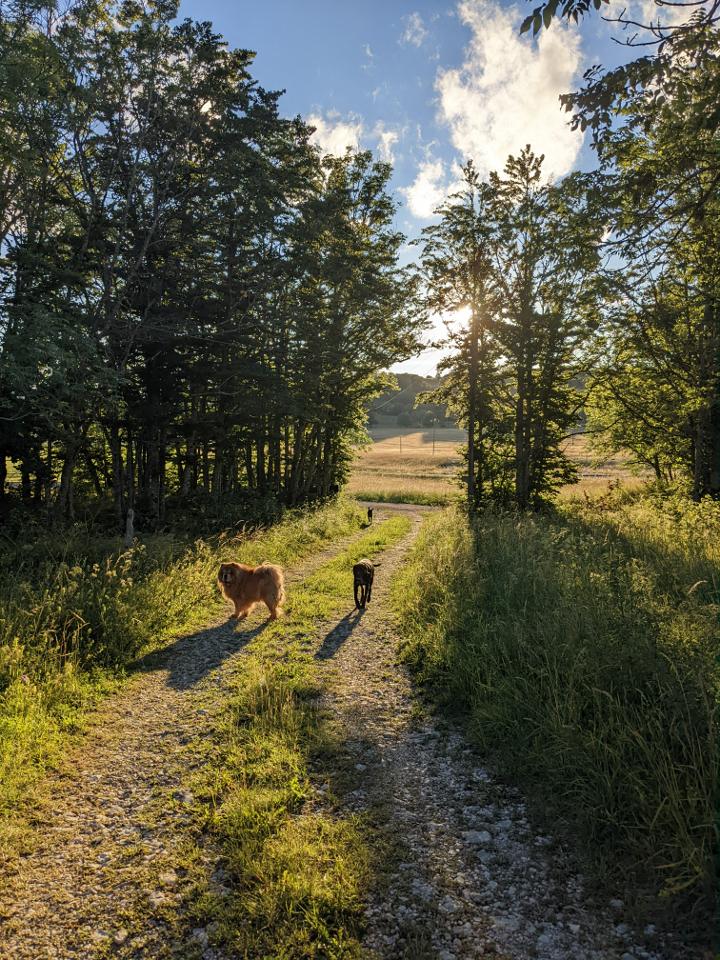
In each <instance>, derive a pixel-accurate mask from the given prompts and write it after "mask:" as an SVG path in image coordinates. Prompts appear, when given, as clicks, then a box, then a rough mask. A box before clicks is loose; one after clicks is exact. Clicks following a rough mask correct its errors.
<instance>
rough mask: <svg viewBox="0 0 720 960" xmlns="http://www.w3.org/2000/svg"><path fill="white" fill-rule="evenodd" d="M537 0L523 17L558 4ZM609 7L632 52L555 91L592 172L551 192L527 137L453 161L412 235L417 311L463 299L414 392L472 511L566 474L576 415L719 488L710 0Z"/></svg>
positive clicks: (718, 239)
mask: <svg viewBox="0 0 720 960" xmlns="http://www.w3.org/2000/svg"><path fill="white" fill-rule="evenodd" d="M683 7H688V8H689V9H688V11H687V18H686V20H685V21H684V22H680V20H681V19H682V17H683ZM588 10H589V6H588V5H587V4H585V3H584V2H577V3H575V2H569V3H567V4H566V5H565V6H564V7H563V9H562V15H563V16H565V17H570V16H573V17H574V18H575V19H576V20H577V19H578V17H579V16H582V15H583V14H585V13H587V12H588ZM538 11H540V12H538ZM538 11H536V12H535V14H533V15H531V16H530V17H529V18H528V20H527V21H526V24H525V26H524V29H528V28H529V27H530V26H533V27H534V29H535V31H536V32H538V31H539V30H541V29H542V28H543V25H544V26H549V25H550V22H551V20H552V18H553V17H554V16H555V15H556V13H557V12H558V5H557V4H556V3H552V2H548V3H547V4H544V5H543V6H541V7H540V8H538ZM624 18H625V15H624V14H623V13H621V14H619V17H618V19H619V22H620V23H621V24H623V23H625V24H626V26H631V27H632V28H633V32H634V37H632V38H631V39H630V45H631V46H632V44H633V43H634V42H637V43H639V44H642V45H643V56H641V57H638V58H637V59H636V60H634V61H631V62H630V63H628V64H626V65H624V66H622V67H619V68H617V69H616V70H613V71H610V72H608V73H603V71H602V69H601V68H599V67H598V68H595V69H593V70H592V71H590V72H589V73H588V74H587V75H586V78H585V81H586V82H585V86H584V87H583V88H582V89H581V90H580V91H578V92H577V93H573V94H568V95H567V96H566V97H564V98H562V99H563V100H564V102H565V107H566V109H568V110H569V111H571V112H572V123H573V125H574V126H576V127H577V126H579V127H581V128H582V129H583V130H586V129H587V130H589V131H591V133H592V140H593V147H594V149H595V151H596V153H597V155H598V158H599V167H598V169H597V170H596V171H595V172H593V173H591V174H582V175H581V174H572V175H570V176H568V177H566V178H565V179H564V180H561V181H558V182H556V183H554V184H553V183H550V182H549V181H548V178H547V176H546V175H545V174H544V172H543V167H542V161H543V158H542V157H541V156H537V155H536V154H534V153H533V151H532V149H531V148H530V147H529V146H528V147H527V148H526V149H525V150H523V151H522V153H521V154H520V155H519V156H515V157H512V156H511V157H510V158H509V160H508V162H507V165H506V167H505V169H504V170H503V171H502V172H499V173H493V174H491V175H490V176H489V177H488V178H486V179H482V178H481V177H480V176H479V174H478V172H477V171H476V170H475V169H474V167H473V165H472V163H468V164H467V165H466V166H465V168H464V172H463V181H462V184H461V186H460V188H459V189H458V190H457V192H456V193H454V194H453V195H452V196H451V197H449V198H448V200H447V201H446V202H445V203H444V204H443V205H442V206H441V207H440V208H439V209H438V210H437V213H438V216H439V219H438V221H437V222H436V223H434V224H433V225H431V226H430V227H428V228H427V229H426V230H425V231H424V236H423V238H422V240H421V244H422V253H421V265H422V272H423V275H424V280H425V283H426V288H427V291H428V294H427V303H428V305H429V306H430V307H431V308H432V309H434V310H443V311H451V310H457V309H459V308H466V307H469V308H470V321H469V323H468V324H467V325H465V326H463V327H462V328H460V329H458V330H457V331H456V332H455V333H454V334H453V336H452V338H451V340H452V343H453V346H454V351H453V355H452V356H451V357H450V358H449V359H448V360H447V361H446V362H445V363H444V372H445V373H446V374H447V376H446V378H445V379H444V381H443V383H442V385H441V386H440V387H439V388H438V389H437V390H435V391H434V392H432V393H431V394H430V395H429V396H428V398H427V399H431V400H435V401H438V402H439V401H443V402H447V403H448V404H449V406H450V409H451V410H452V411H454V412H455V413H456V414H457V416H458V417H459V419H460V421H461V422H462V423H463V424H464V425H466V426H467V427H468V432H469V443H468V451H467V470H466V480H467V491H468V499H469V502H470V504H471V506H478V505H479V504H482V503H484V502H486V501H488V500H496V501H500V502H506V503H515V504H516V505H518V506H519V507H521V508H527V507H537V506H539V505H540V504H541V503H542V502H543V501H544V500H545V499H546V498H547V497H548V496H549V495H550V494H552V492H553V491H555V490H556V489H557V488H558V487H559V486H561V485H562V484H564V483H566V482H568V481H569V480H571V479H573V473H574V467H573V465H572V463H571V462H569V460H568V458H567V457H566V455H565V453H564V449H563V447H564V441H565V439H566V437H567V435H568V434H569V433H572V432H573V430H577V429H578V424H579V423H583V424H584V425H586V426H587V430H588V432H589V435H590V436H591V437H593V438H595V439H594V443H595V446H596V448H597V449H598V451H599V452H602V453H605V454H608V453H610V454H612V453H616V452H618V451H620V450H624V451H629V452H630V454H631V456H632V458H633V460H634V461H635V463H636V464H638V465H640V466H642V467H643V468H645V469H647V470H650V471H652V473H653V474H654V475H655V477H656V478H657V479H658V481H660V482H661V483H662V484H664V485H666V486H667V485H670V484H673V485H677V484H679V485H680V486H681V487H682V488H683V489H685V490H687V491H688V492H690V493H691V494H692V496H693V498H694V499H696V500H699V499H701V498H702V497H704V496H711V497H715V498H717V497H719V496H720V136H719V132H720V112H719V111H718V109H717V104H718V102H720V70H719V69H718V64H719V63H720V39H719V35H718V29H717V26H718V16H717V7H716V5H710V7H707V8H704V7H697V9H696V5H693V4H682V3H681V4H672V5H669V6H668V9H667V10H663V4H662V2H661V3H659V4H658V11H657V20H654V21H653V23H651V24H649V25H647V27H643V26H642V24H638V23H635V22H630V23H628V22H626V19H624ZM664 20H669V21H670V22H671V23H672V24H673V25H672V26H663V25H662V21H664ZM635 31H637V32H635ZM585 417H587V421H585V420H584V418H585Z"/></svg>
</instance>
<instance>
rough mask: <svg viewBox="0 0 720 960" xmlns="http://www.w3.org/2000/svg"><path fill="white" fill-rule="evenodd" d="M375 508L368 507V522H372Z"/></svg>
mask: <svg viewBox="0 0 720 960" xmlns="http://www.w3.org/2000/svg"><path fill="white" fill-rule="evenodd" d="M372 515H373V508H372V507H368V523H372Z"/></svg>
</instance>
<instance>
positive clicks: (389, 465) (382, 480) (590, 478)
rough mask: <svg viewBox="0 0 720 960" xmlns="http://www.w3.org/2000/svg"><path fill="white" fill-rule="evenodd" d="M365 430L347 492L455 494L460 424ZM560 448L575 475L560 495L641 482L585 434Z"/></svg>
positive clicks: (397, 497) (412, 499) (386, 496)
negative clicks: (603, 456)
mask: <svg viewBox="0 0 720 960" xmlns="http://www.w3.org/2000/svg"><path fill="white" fill-rule="evenodd" d="M369 432H370V436H371V437H372V441H373V442H372V444H371V446H369V447H367V448H365V449H362V450H360V451H359V452H358V456H357V459H356V461H355V463H354V465H353V469H352V472H351V474H350V480H349V483H348V486H347V492H348V493H349V494H350V496H353V497H357V498H359V499H362V500H377V501H386V502H392V501H395V502H408V503H429V504H445V503H450V502H451V501H453V500H456V499H458V498H459V497H460V496H461V493H462V487H461V486H460V484H459V483H458V480H457V474H458V471H459V470H460V468H461V465H462V456H461V454H460V448H461V447H462V445H463V444H464V443H465V440H466V436H467V434H466V432H465V431H464V430H459V429H436V430H434V431H433V430H431V429H422V430H418V429H417V428H416V427H391V426H382V427H373V428H371V429H370V431H369ZM566 450H567V452H568V454H569V455H570V457H571V458H572V459H573V460H574V461H575V462H576V463H577V465H578V472H579V475H580V478H579V481H578V483H573V484H568V485H567V486H566V487H564V488H563V490H562V491H561V496H562V497H563V498H567V497H570V498H571V497H573V496H578V495H582V494H583V493H588V494H593V493H595V494H597V493H603V492H604V491H606V490H607V487H608V483H609V482H610V481H615V480H619V481H620V482H621V484H622V485H623V486H624V487H635V486H639V485H640V484H641V483H642V482H643V479H644V477H642V476H639V475H638V474H636V473H634V472H633V471H632V470H631V469H630V466H629V463H628V458H627V457H625V456H617V457H613V458H611V459H609V460H605V461H603V462H602V463H597V462H596V461H595V458H594V457H593V454H592V452H591V450H590V448H589V444H588V440H587V437H585V436H576V437H571V438H569V439H568V441H567V445H566Z"/></svg>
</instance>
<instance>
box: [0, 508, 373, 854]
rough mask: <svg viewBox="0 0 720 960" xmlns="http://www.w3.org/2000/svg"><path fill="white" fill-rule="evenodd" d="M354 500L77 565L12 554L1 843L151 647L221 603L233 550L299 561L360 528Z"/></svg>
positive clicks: (1, 700) (6, 615) (0, 714)
mask: <svg viewBox="0 0 720 960" xmlns="http://www.w3.org/2000/svg"><path fill="white" fill-rule="evenodd" d="M361 517H362V514H361V512H360V511H359V510H358V508H357V507H355V506H354V505H352V504H351V503H348V502H346V501H341V502H340V503H339V504H335V505H331V506H328V507H324V508H322V509H319V510H315V511H304V512H301V513H298V514H293V515H290V516H289V517H288V518H287V519H286V520H284V521H283V522H281V523H279V524H277V525H276V526H274V527H272V528H270V529H265V530H260V531H257V532H256V533H254V534H249V535H247V536H246V535H240V536H236V537H228V536H225V535H221V536H219V537H216V538H214V539H213V540H205V541H203V540H198V541H197V542H196V543H194V544H192V545H190V546H186V547H184V548H181V549H178V547H177V545H175V546H171V545H169V544H166V543H162V544H155V545H154V549H153V550H148V549H146V548H145V547H144V546H142V545H138V546H136V547H133V548H132V549H131V550H128V551H124V552H121V553H110V554H109V555H107V556H105V557H101V556H100V557H98V556H93V557H92V558H91V559H83V558H82V557H80V558H78V556H77V553H76V552H75V553H74V558H73V561H72V563H71V564H70V563H67V562H64V561H61V562H59V563H57V562H55V561H43V560H42V559H41V557H42V551H41V549H40V547H41V545H40V544H37V545H35V546H34V547H33V550H32V551H31V553H30V554H29V556H28V557H27V558H25V559H23V558H22V557H20V558H18V557H15V560H14V563H13V564H12V566H11V564H10V563H9V562H6V563H5V565H4V569H3V571H2V573H3V577H2V586H1V587H0V846H3V847H4V848H5V850H6V852H7V851H8V850H11V849H13V848H14V846H15V844H14V842H12V841H14V840H17V839H18V830H17V826H18V822H19V821H18V818H17V817H16V812H17V808H18V806H19V805H20V804H21V802H22V801H23V800H24V799H25V798H27V797H28V795H29V792H30V791H31V788H32V786H33V784H35V783H36V782H37V781H38V780H39V779H40V778H41V777H42V774H43V772H44V771H45V769H46V768H47V767H48V765H51V764H53V763H54V762H55V761H56V760H57V759H58V757H59V756H60V755H61V754H62V752H63V751H64V750H65V748H66V746H67V741H68V737H69V736H70V735H72V734H73V733H75V732H76V731H77V730H78V729H80V727H81V726H82V723H83V718H84V716H85V715H86V712H87V710H88V709H89V707H91V706H92V704H93V703H95V702H96V701H97V699H98V698H99V697H100V696H103V695H105V694H107V693H108V692H109V691H111V690H112V689H114V688H115V687H116V685H117V683H119V682H120V680H121V678H122V676H123V673H124V669H125V668H126V666H127V665H128V664H129V663H131V662H132V660H133V659H134V658H136V657H137V656H138V654H140V653H141V652H145V651H147V650H150V649H152V648H156V647H159V646H162V645H164V644H165V643H166V642H167V641H168V640H169V639H170V638H171V637H173V636H175V635H177V634H178V633H181V632H183V631H185V630H190V629H192V628H194V627H196V626H198V625H200V624H201V623H203V622H204V621H206V620H207V619H208V618H209V617H210V616H211V615H212V614H213V613H214V612H216V611H219V610H220V609H222V606H221V604H222V601H221V600H220V598H219V595H218V591H217V586H216V582H215V581H216V571H217V567H218V564H219V563H220V562H221V560H223V559H229V558H232V557H237V556H241V557H242V559H243V560H245V561H249V562H251V563H253V562H261V561H262V560H273V561H276V562H278V563H281V564H290V563H293V562H295V561H297V560H299V559H301V558H303V557H306V556H308V555H309V554H311V553H313V552H314V551H315V550H317V549H318V548H320V547H322V546H324V545H325V544H327V543H329V542H331V541H332V540H335V539H337V538H339V537H342V536H345V535H348V534H350V533H351V532H355V531H357V530H358V529H359V526H360V519H361Z"/></svg>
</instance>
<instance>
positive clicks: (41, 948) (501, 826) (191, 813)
mask: <svg viewBox="0 0 720 960" xmlns="http://www.w3.org/2000/svg"><path fill="white" fill-rule="evenodd" d="M385 509H387V510H388V511H389V510H391V509H392V508H391V507H387V506H386V507H385V508H383V512H384V511H385ZM412 512H413V519H414V528H413V532H412V533H411V534H410V535H409V536H408V537H406V538H405V540H404V541H403V542H402V543H400V544H399V545H397V546H395V547H393V548H391V549H389V550H388V551H386V553H385V555H384V556H383V560H382V565H381V566H380V568H379V569H378V571H377V576H376V588H375V591H374V595H373V601H372V603H371V604H370V606H369V607H368V608H367V610H366V611H364V612H363V613H362V614H360V615H358V614H356V613H352V614H348V615H346V616H343V617H339V618H337V620H335V621H333V622H331V623H328V624H322V623H321V624H318V631H319V632H318V637H317V648H316V660H317V663H318V666H319V669H320V673H321V679H322V680H323V681H324V689H325V693H324V694H323V696H322V700H321V709H322V710H323V712H324V714H325V717H326V719H327V722H328V723H330V724H333V725H334V726H335V727H336V729H337V733H338V742H339V743H340V744H341V746H340V747H339V752H338V755H337V757H335V758H334V761H333V763H334V765H333V767H332V768H331V769H327V768H326V767H323V766H322V765H320V766H319V767H318V768H317V770H316V773H315V776H316V779H317V786H318V788H319V791H318V800H319V801H320V802H321V803H322V802H323V801H322V797H323V796H324V795H325V792H326V790H327V787H328V785H329V787H330V790H331V793H332V794H334V795H335V797H336V798H338V803H339V805H340V810H341V812H342V811H347V812H353V813H355V812H358V813H361V814H364V815H365V816H366V817H367V819H368V821H369V822H370V824H371V825H372V826H373V829H374V831H375V832H374V834H373V835H374V836H375V838H376V840H377V846H378V850H379V851H381V855H379V856H378V863H377V869H378V882H377V884H376V886H375V889H374V890H373V891H372V896H371V898H370V902H369V903H368V906H367V936H366V941H365V947H366V948H367V954H368V956H369V957H377V958H388V960H391V958H406V960H411V958H412V960H424V958H439V960H453V958H457V960H462V958H471V957H478V956H486V955H496V956H500V957H506V958H513V960H525V958H528V960H529V958H539V960H571V958H572V960H601V958H602V960H660V958H663V960H666V958H667V957H669V954H664V953H663V952H662V950H660V948H659V947H657V946H655V945H654V944H653V940H654V937H653V935H652V932H650V931H649V932H648V936H647V938H646V943H644V944H638V943H637V942H635V944H634V945H633V944H632V943H631V940H630V932H629V929H628V927H627V926H626V925H625V923H624V921H623V905H622V904H621V903H619V902H618V901H615V900H613V897H612V894H611V893H608V895H607V897H605V898H604V901H603V903H602V904H601V905H600V906H598V905H596V904H593V903H591V902H590V901H589V900H588V895H587V893H586V891H585V890H584V886H583V882H582V879H581V878H580V877H579V876H578V875H577V873H576V872H574V871H573V870H572V869H571V868H570V867H569V865H568V861H567V859H566V857H565V855H564V853H563V850H562V848H561V847H560V846H559V845H557V844H556V843H555V842H554V840H553V838H552V837H546V836H539V835H537V833H536V832H535V831H534V830H533V829H532V826H531V823H530V821H529V820H528V818H527V816H526V811H525V807H524V805H523V802H522V799H521V798H520V796H519V795H518V794H516V793H514V792H513V791H512V790H510V789H508V788H506V787H503V786H501V785H500V784H499V783H498V782H496V781H495V780H494V778H493V777H492V775H491V774H490V773H489V771H488V770H486V769H485V768H484V767H483V766H482V765H481V763H480V762H479V760H478V758H477V757H476V756H475V754H474V753H473V751H472V750H471V749H470V747H469V746H468V744H467V742H466V741H465V740H464V739H463V737H462V736H461V734H460V733H459V732H457V731H454V730H452V729H450V730H448V729H446V728H444V727H441V726H440V725H439V724H438V723H436V722H435V721H433V720H432V719H431V718H429V717H428V716H427V714H426V712H425V711H424V710H423V708H422V707H421V705H420V703H419V701H418V698H417V696H416V694H415V693H414V692H413V689H412V686H411V683H410V680H409V678H408V676H407V674H406V672H405V670H404V668H403V667H402V666H400V665H398V663H397V661H396V656H395V652H396V648H397V637H396V636H395V635H394V633H393V627H392V617H391V610H390V603H389V588H390V584H391V582H392V577H393V572H394V571H395V570H396V568H397V567H398V565H399V564H401V562H402V560H403V558H404V556H405V555H406V552H407V550H408V548H409V546H410V543H411V541H412V539H413V537H414V535H415V533H416V531H417V529H418V526H419V522H420V519H421V516H420V513H419V512H418V511H412ZM381 515H382V514H381ZM377 516H378V515H377V514H376V517H377ZM363 532H364V531H360V534H361V533H363ZM360 534H358V535H360ZM350 539H352V538H350ZM348 543H349V540H345V541H344V542H342V543H338V544H335V545H334V546H333V547H331V548H329V549H328V550H325V551H322V552H320V553H318V554H316V555H315V557H314V558H313V561H312V563H311V564H306V565H305V566H304V568H303V569H302V570H298V571H295V573H294V575H293V574H292V573H291V576H290V577H289V578H288V579H289V580H290V581H291V582H292V579H297V578H298V577H300V576H304V575H306V574H307V573H308V572H311V570H313V569H315V568H317V567H318V566H320V565H321V564H322V563H323V562H325V561H326V560H328V559H329V558H330V557H331V556H332V555H333V554H335V553H337V552H339V551H340V550H342V549H344V548H345V547H346V546H347V545H348ZM261 629H262V624H259V625H256V626H255V625H254V626H253V627H252V628H251V629H249V630H246V631H243V632H235V624H234V622H223V623H220V624H217V625H215V626H212V627H210V628H209V629H207V630H204V631H201V632H200V633H197V634H194V635H193V636H190V637H186V638H183V639H181V640H179V641H177V642H176V643H175V644H173V645H172V647H170V648H169V649H167V650H165V651H163V652H162V653H160V654H156V655H154V656H153V657H151V658H148V660H147V663H146V664H145V670H146V672H144V673H142V674H140V675H138V676H137V677H135V678H134V679H133V680H132V681H131V682H129V683H128V684H127V685H126V686H125V687H124V688H123V690H122V691H121V692H120V693H119V694H118V695H116V696H114V697H112V698H110V699H108V700H107V701H106V702H105V703H104V704H103V706H102V708H101V709H100V710H99V711H98V715H97V722H95V723H94V724H93V727H92V729H91V731H90V733H89V734H88V735H87V736H86V737H85V738H83V741H82V743H81V744H80V746H79V747H78V749H77V750H75V752H74V753H73V754H72V756H71V757H70V758H69V760H68V762H67V763H66V764H65V765H64V769H63V772H62V773H61V774H58V775H56V776H55V777H54V778H53V780H52V782H51V785H50V791H49V793H50V797H51V800H50V802H49V803H48V804H47V805H46V806H45V807H44V808H43V810H42V823H38V824H37V831H36V832H37V834H38V837H39V840H38V842H37V845H36V847H35V849H34V850H33V851H32V853H31V854H30V855H28V856H27V857H25V858H24V859H23V860H21V862H20V863H19V864H18V865H17V869H16V871H15V872H14V873H13V875H12V876H10V877H6V878H5V882H4V885H3V888H2V889H0V925H3V926H4V929H2V931H1V933H0V958H2V960H10V958H12V960H44V958H57V960H78V958H83V960H86V958H91V957H96V956H97V957H101V956H102V957H107V956H116V957H137V958H161V957H169V956H178V955H180V956H184V957H197V958H202V957H204V958H206V960H231V958H229V957H228V958H225V957H223V955H222V954H221V952H220V951H219V950H217V949H216V948H212V947H208V934H207V931H205V930H202V929H198V930H196V931H194V932H193V933H192V934H191V935H190V937H189V940H186V941H185V942H181V941H178V940H177V933H176V930H177V925H176V924H174V922H173V917H174V916H175V915H176V913H177V910H178V908H179V905H180V904H181V903H182V898H183V883H184V871H183V870H182V869H180V868H179V867H178V864H179V863H181V862H183V857H182V854H183V849H184V846H186V845H187V844H188V842H189V841H192V842H193V843H194V844H195V845H196V846H197V845H200V846H201V847H202V844H203V843H204V842H205V838H204V837H203V836H202V833H201V830H200V828H199V826H198V823H199V822H200V821H201V818H200V817H198V808H197V805H196V802H195V798H194V797H193V795H192V793H191V792H190V791H189V790H188V788H187V784H188V783H189V782H191V779H192V776H193V772H194V771H196V770H197V769H198V768H199V767H200V766H201V765H202V764H203V763H204V762H205V760H206V758H207V751H208V749H212V741H213V736H214V734H215V733H216V730H217V725H218V722H219V716H220V714H221V712H222V708H223V705H224V702H225V693H226V687H227V685H228V683H229V681H230V680H231V678H232V675H233V673H234V672H235V671H236V670H238V669H239V668H241V665H242V647H243V646H244V644H245V643H247V642H249V641H250V640H251V639H252V637H253V636H254V635H255V634H256V633H257V632H258V631H259V630H261ZM325 762H326V761H323V763H325ZM326 781H327V783H326ZM205 856H206V863H207V866H208V870H209V872H210V873H211V874H212V862H213V851H212V850H211V849H208V850H207V852H206V855H205Z"/></svg>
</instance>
